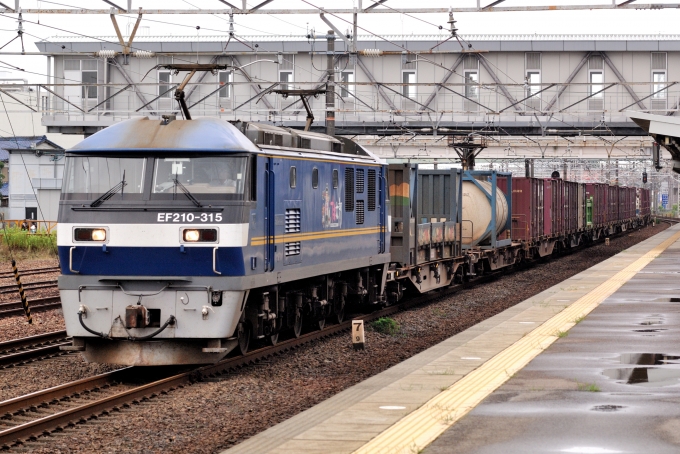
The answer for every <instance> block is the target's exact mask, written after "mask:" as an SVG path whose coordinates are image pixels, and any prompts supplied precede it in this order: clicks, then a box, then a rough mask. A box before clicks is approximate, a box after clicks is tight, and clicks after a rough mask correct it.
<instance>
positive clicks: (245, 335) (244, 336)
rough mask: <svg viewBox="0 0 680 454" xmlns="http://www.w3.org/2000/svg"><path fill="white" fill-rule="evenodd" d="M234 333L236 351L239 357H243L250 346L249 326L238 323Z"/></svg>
mask: <svg viewBox="0 0 680 454" xmlns="http://www.w3.org/2000/svg"><path fill="white" fill-rule="evenodd" d="M236 331H237V332H238V350H239V352H240V353H241V355H245V354H246V353H248V347H249V346H250V325H249V324H248V323H247V322H245V323H239V324H238V328H236Z"/></svg>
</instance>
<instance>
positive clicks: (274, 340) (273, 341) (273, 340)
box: [267, 333, 279, 346]
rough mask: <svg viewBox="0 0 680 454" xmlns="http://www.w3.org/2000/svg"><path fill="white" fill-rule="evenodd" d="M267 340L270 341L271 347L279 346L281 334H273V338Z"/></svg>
mask: <svg viewBox="0 0 680 454" xmlns="http://www.w3.org/2000/svg"><path fill="white" fill-rule="evenodd" d="M267 340H268V341H269V345H272V346H273V345H276V344H278V343H279V333H274V334H272V335H271V336H269V337H268V338H267Z"/></svg>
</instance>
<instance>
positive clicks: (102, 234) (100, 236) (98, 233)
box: [92, 229, 106, 241]
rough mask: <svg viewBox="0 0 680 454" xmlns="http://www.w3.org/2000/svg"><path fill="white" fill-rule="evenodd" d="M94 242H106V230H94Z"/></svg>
mask: <svg viewBox="0 0 680 454" xmlns="http://www.w3.org/2000/svg"><path fill="white" fill-rule="evenodd" d="M92 241H106V230H104V229H93V230H92Z"/></svg>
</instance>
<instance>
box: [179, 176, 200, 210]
mask: <svg viewBox="0 0 680 454" xmlns="http://www.w3.org/2000/svg"><path fill="white" fill-rule="evenodd" d="M172 181H173V182H174V183H175V194H177V187H178V186H179V188H180V189H181V190H182V192H183V193H184V195H185V196H187V199H189V200H191V201H192V202H193V203H194V205H196V206H197V207H199V208H200V207H201V206H202V205H201V202H199V201H198V200H196V197H194V196H193V195H191V192H189V190H188V189H187V188H185V187H184V185H183V184H182V183H180V182H179V180H178V179H177V178H173V180H172Z"/></svg>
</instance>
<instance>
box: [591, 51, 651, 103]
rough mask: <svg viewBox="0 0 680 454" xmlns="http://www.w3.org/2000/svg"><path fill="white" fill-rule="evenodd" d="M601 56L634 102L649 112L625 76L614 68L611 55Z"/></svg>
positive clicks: (603, 53) (604, 54)
mask: <svg viewBox="0 0 680 454" xmlns="http://www.w3.org/2000/svg"><path fill="white" fill-rule="evenodd" d="M600 55H601V56H602V59H603V60H604V62H605V63H606V64H607V66H609V69H611V70H612V72H613V73H614V75H615V76H616V78H617V79H619V82H621V83H623V86H624V87H625V88H626V91H627V92H628V94H629V95H630V97H631V98H633V101H635V103H636V104H637V105H638V106H640V108H641V109H642V110H647V107H645V105H644V104H643V102H642V100H641V99H640V98H639V97H638V95H637V93H635V91H634V90H633V89H632V88H631V87H630V85H628V83H627V82H626V79H624V78H623V75H622V74H621V73H620V72H619V70H618V69H616V66H614V63H613V62H612V61H611V59H610V58H609V55H607V53H606V52H600Z"/></svg>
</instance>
